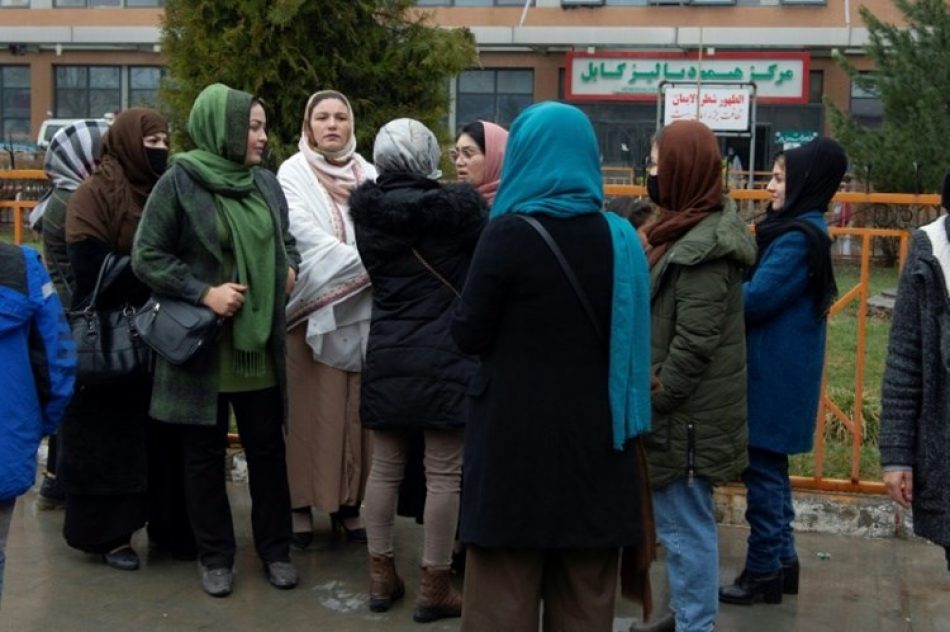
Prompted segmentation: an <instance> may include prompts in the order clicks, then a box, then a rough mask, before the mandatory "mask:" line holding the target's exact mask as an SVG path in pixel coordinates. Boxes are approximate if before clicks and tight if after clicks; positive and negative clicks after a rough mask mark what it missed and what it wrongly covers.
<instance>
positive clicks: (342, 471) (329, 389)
mask: <svg viewBox="0 0 950 632" xmlns="http://www.w3.org/2000/svg"><path fill="white" fill-rule="evenodd" d="M306 329H307V328H306V326H300V327H296V328H294V329H293V331H291V332H290V333H289V334H287V389H288V393H287V394H288V399H289V400H290V421H289V424H288V426H289V427H288V433H287V478H288V480H289V482H290V504H291V507H294V508H295V509H296V508H301V507H316V508H318V509H320V510H321V511H325V512H327V513H332V512H335V511H337V510H339V508H340V507H341V506H352V507H359V506H360V504H361V503H362V501H363V493H364V491H365V489H366V477H367V475H368V473H369V462H370V455H371V441H370V436H369V432H368V431H366V430H363V427H362V425H361V424H360V415H359V410H360V374H359V373H350V372H347V371H341V370H339V369H334V368H333V367H330V366H327V365H325V364H321V363H319V362H315V361H314V360H313V353H312V352H311V350H310V347H309V346H308V345H307V341H306V337H305V336H306Z"/></svg>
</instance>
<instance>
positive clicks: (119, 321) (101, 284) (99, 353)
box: [68, 253, 152, 386]
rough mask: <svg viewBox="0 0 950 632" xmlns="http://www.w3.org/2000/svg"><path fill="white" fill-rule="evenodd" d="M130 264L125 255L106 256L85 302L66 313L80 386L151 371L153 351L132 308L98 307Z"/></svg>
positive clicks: (128, 378) (137, 376) (117, 380)
mask: <svg viewBox="0 0 950 632" xmlns="http://www.w3.org/2000/svg"><path fill="white" fill-rule="evenodd" d="M129 265H130V260H129V257H128V256H122V257H118V256H116V255H114V254H112V253H110V254H109V255H107V256H106V258H105V260H104V261H103V262H102V265H101V266H100V267H99V275H98V276H97V277H96V286H95V288H94V289H93V292H92V296H90V297H89V299H88V302H87V304H86V305H85V307H84V308H83V309H79V310H73V311H70V312H69V314H68V317H69V326H70V329H71V330H72V334H73V340H74V341H75V343H76V354H77V364H76V382H77V384H78V385H80V386H85V385H92V384H116V383H122V382H128V381H132V380H136V379H142V378H144V377H146V376H147V375H148V374H149V371H150V370H151V364H152V352H151V350H150V349H149V347H148V345H146V344H145V341H143V340H142V339H141V337H140V336H139V334H138V331H137V330H136V328H135V324H134V322H133V319H134V315H135V308H133V307H132V306H130V305H128V304H126V305H123V306H122V307H120V308H118V309H107V310H100V309H98V302H99V296H100V294H101V293H102V292H103V291H104V290H105V289H106V287H108V285H109V283H110V282H111V280H113V279H115V278H116V277H117V276H118V275H120V274H121V273H122V272H123V271H124V270H125V269H127V268H128V266H129Z"/></svg>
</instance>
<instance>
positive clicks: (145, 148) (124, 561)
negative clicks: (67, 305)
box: [47, 108, 191, 570]
mask: <svg viewBox="0 0 950 632" xmlns="http://www.w3.org/2000/svg"><path fill="white" fill-rule="evenodd" d="M167 129H168V128H167V125H166V123H165V119H163V118H162V117H161V115H159V114H158V113H157V112H154V111H152V110H148V109H145V108H132V109H130V110H126V111H124V112H122V113H121V114H120V115H119V116H117V117H116V119H115V121H114V122H113V125H112V128H111V129H110V130H109V132H108V134H107V135H106V137H105V139H104V140H103V143H102V163H101V165H100V168H99V170H98V171H97V172H96V173H95V174H94V175H92V176H91V177H90V178H88V179H87V180H86V181H84V182H83V183H82V184H81V185H80V186H79V187H78V188H77V189H76V191H75V193H73V195H72V197H71V198H70V199H69V202H68V205H67V211H66V230H65V239H66V253H67V255H68V258H69V261H70V263H71V266H72V274H73V277H74V280H75V287H74V293H73V296H72V307H73V309H77V308H80V307H81V306H83V305H84V304H85V303H86V301H87V300H88V299H89V297H90V296H91V295H92V292H93V289H94V287H95V285H96V279H97V277H98V275H99V269H100V267H101V266H102V264H103V261H104V260H105V259H106V257H107V256H108V255H110V254H113V255H119V256H128V255H129V253H130V252H131V250H132V238H133V235H134V234H135V229H136V226H138V223H139V219H140V218H141V215H142V207H143V206H144V205H145V200H146V198H147V197H148V195H149V192H150V191H151V190H152V187H153V186H154V185H155V182H156V180H158V178H159V176H160V175H161V174H162V172H163V171H164V170H165V163H166V160H167V158H168V131H167ZM55 211H56V209H55V208H54V209H53V212H54V213H55ZM47 219H49V218H47ZM147 298H148V288H146V287H145V286H144V285H143V284H142V283H141V282H139V280H138V279H136V278H135V276H134V275H133V274H132V271H131V269H130V268H128V267H125V268H124V271H123V272H122V273H121V275H119V276H118V278H116V279H114V280H113V281H112V282H111V284H110V285H109V286H108V288H107V291H105V292H104V293H103V295H101V297H100V301H99V305H98V307H102V308H109V307H119V306H123V305H130V306H133V307H134V306H139V305H142V304H143V303H144V302H145V300H146V299H147ZM150 391H151V380H150V378H149V377H147V376H146V377H143V378H139V379H129V380H127V381H125V382H123V383H122V384H121V385H112V384H109V385H84V386H80V387H79V388H78V390H77V392H76V395H75V397H74V398H73V400H72V402H71V403H70V406H69V409H68V411H67V414H66V418H65V420H64V422H63V426H62V429H61V430H60V436H61V438H62V440H63V454H62V458H61V463H60V464H61V466H62V467H61V470H62V472H61V473H62V475H63V480H64V481H65V488H66V494H67V496H66V519H65V522H64V524H63V534H64V536H65V538H66V541H67V542H68V543H69V545H70V546H72V547H74V548H77V549H79V550H81V551H85V552H87V553H94V554H98V555H101V556H102V558H103V560H104V561H105V562H106V563H107V564H108V565H109V566H111V567H113V568H116V569H119V570H135V569H137V568H138V567H139V558H138V555H137V554H136V552H135V551H134V550H133V549H132V547H131V538H132V533H133V532H135V531H137V530H138V529H140V528H141V527H143V526H145V523H146V521H148V522H149V523H150V528H149V532H150V535H151V536H152V538H153V540H154V541H156V543H157V544H160V545H162V546H165V547H169V548H172V549H174V550H176V551H181V552H182V553H183V554H187V553H188V549H189V548H190V547H191V543H190V542H189V539H188V538H187V530H183V529H182V528H181V526H182V525H183V523H184V509H183V505H182V504H181V496H180V494H179V495H178V497H177V500H178V502H179V506H178V507H174V506H172V508H171V509H169V511H168V512H166V511H165V509H166V508H165V507H162V506H161V504H160V503H158V499H159V498H161V497H163V496H164V494H162V493H159V492H158V490H159V489H163V488H166V486H169V487H168V488H173V487H174V481H169V480H168V479H165V478H163V477H161V476H159V475H158V474H157V472H160V471H162V470H161V469H159V470H156V471H152V472H149V470H150V469H151V468H152V467H153V466H154V467H156V468H161V465H162V458H164V457H162V458H158V457H157V453H156V452H155V450H154V448H155V447H157V444H159V443H161V442H162V441H164V437H162V436H161V433H159V432H152V431H151V430H150V428H149V426H150V423H149V416H148V406H149V393H150ZM148 434H153V435H154V436H153V437H148V436H147V435H148ZM153 444H154V445H153ZM150 452H151V453H152V454H151V455H150V454H149V453H150ZM149 456H152V457H153V458H149ZM152 488H154V489H152ZM153 492H155V494H156V495H155V497H154V498H155V500H156V502H155V503H153V504H151V506H150V503H149V501H148V497H147V494H149V493H153ZM171 498H172V499H175V497H174V494H172V496H171ZM150 514H151V515H150ZM182 531H184V535H183V534H182Z"/></svg>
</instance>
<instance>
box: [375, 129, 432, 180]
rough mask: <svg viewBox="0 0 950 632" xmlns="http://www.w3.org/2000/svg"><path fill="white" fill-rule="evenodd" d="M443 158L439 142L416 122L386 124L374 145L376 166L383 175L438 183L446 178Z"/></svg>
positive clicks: (430, 132)
mask: <svg viewBox="0 0 950 632" xmlns="http://www.w3.org/2000/svg"><path fill="white" fill-rule="evenodd" d="M441 158H442V150H441V149H440V148H439V140H438V139H437V138H436V137H435V134H433V133H432V131H431V130H430V129H429V128H428V127H426V126H425V125H423V124H422V123H420V122H419V121H417V120H415V119H409V118H401V119H396V120H394V121H390V122H388V123H386V124H385V125H383V126H382V127H381V128H380V130H379V133H378V134H376V142H375V143H374V144H373V163H375V165H376V169H377V170H378V171H379V173H380V174H383V173H391V172H400V173H414V174H416V175H420V176H425V177H427V178H431V179H432V180H438V179H439V178H440V177H442V172H441V171H440V170H439V160H440V159H441Z"/></svg>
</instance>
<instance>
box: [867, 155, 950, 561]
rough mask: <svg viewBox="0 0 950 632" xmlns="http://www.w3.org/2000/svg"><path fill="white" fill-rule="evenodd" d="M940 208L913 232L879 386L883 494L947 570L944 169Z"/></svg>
mask: <svg viewBox="0 0 950 632" xmlns="http://www.w3.org/2000/svg"><path fill="white" fill-rule="evenodd" d="M940 205H941V206H942V207H943V212H944V214H943V215H941V216H940V217H939V218H938V219H937V220H935V221H933V222H931V223H929V224H927V225H926V226H923V227H922V228H921V229H920V230H918V231H917V232H915V233H914V236H913V238H912V240H911V245H910V253H909V254H908V256H907V261H906V262H905V263H904V271H903V272H902V273H901V280H900V286H899V287H898V290H897V302H896V303H895V305H894V316H893V319H892V321H891V338H890V343H889V345H888V352H887V368H886V369H885V372H884V385H883V388H882V389H881V390H882V401H881V466H882V467H883V470H884V484H885V485H886V486H887V493H888V495H889V496H890V497H891V498H893V499H894V500H895V501H896V502H897V503H899V504H900V505H901V506H902V507H905V508H907V507H912V508H913V512H914V533H916V534H917V535H919V536H921V537H923V538H927V539H928V540H930V541H931V542H933V543H934V544H937V545H939V546H942V547H943V548H944V552H945V555H946V560H947V570H950V484H948V481H950V432H948V427H950V402H948V401H947V397H946V393H947V383H948V377H950V375H948V371H950V367H948V366H947V364H946V358H947V354H948V351H950V349H948V343H950V337H948V333H950V332H948V328H950V321H948V320H947V292H948V289H947V283H948V278H950V275H948V273H947V271H948V270H950V230H948V227H950V224H948V223H947V215H946V213H947V212H948V211H950V171H948V172H947V174H946V175H945V176H944V178H943V186H942V187H941V195H940Z"/></svg>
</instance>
